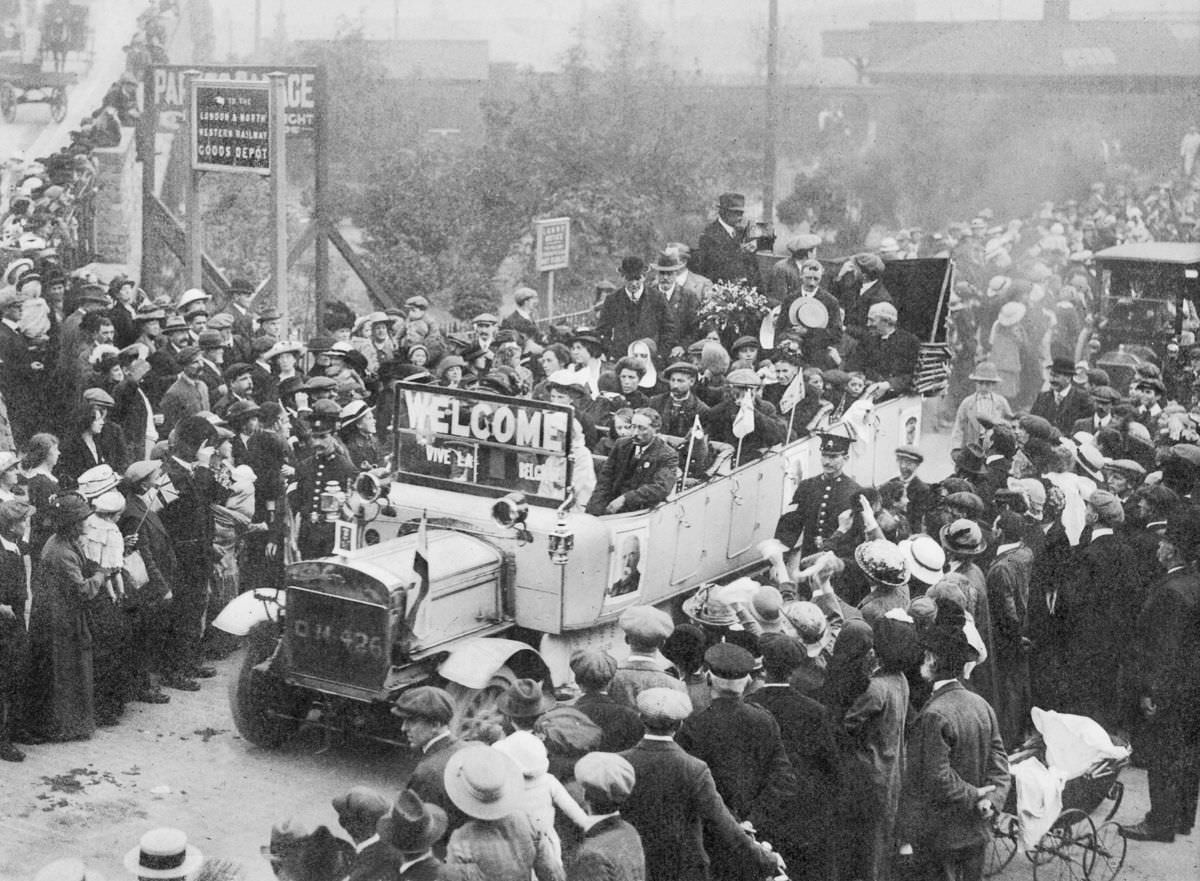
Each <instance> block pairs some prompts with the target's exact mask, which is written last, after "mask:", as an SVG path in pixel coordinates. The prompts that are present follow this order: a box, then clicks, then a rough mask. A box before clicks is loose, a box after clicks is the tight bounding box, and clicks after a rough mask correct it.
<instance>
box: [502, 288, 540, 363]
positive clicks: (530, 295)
mask: <svg viewBox="0 0 1200 881" xmlns="http://www.w3.org/2000/svg"><path fill="white" fill-rule="evenodd" d="M537 296H538V295H537V291H535V290H534V289H533V288H529V287H519V288H517V289H516V290H515V291H513V302H514V303H515V304H516V308H515V309H513V311H511V312H509V313H508V314H507V315H505V316H504V318H503V319H502V320H501V321H500V329H501V330H511V331H513V332H514V333H516V334H517V342H518V343H520V345H521V347H522V348H524V347H525V345H526V344H527V343H530V342H532V343H534V344H535V345H541V343H542V333H541V331H540V330H538V326H537V322H535V321H534V320H533V312H532V310H533V307H534V306H535V305H537Z"/></svg>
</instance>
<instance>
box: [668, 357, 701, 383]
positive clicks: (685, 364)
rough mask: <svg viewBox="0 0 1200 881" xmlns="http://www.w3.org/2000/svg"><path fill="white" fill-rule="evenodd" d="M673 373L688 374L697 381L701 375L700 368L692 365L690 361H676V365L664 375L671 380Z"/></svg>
mask: <svg viewBox="0 0 1200 881" xmlns="http://www.w3.org/2000/svg"><path fill="white" fill-rule="evenodd" d="M672 373H686V374H688V375H690V376H691V377H692V378H693V379H695V378H697V377H698V376H699V375H700V368H698V367H697V366H696V365H695V364H692V363H691V362H690V361H676V362H675V363H674V364H672V365H671V366H670V367H668V368H667V369H666V370H664V371H663V372H662V375H663V376H665V377H667V378H668V379H669V378H670V377H671V374H672Z"/></svg>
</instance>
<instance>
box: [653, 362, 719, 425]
mask: <svg viewBox="0 0 1200 881" xmlns="http://www.w3.org/2000/svg"><path fill="white" fill-rule="evenodd" d="M699 376H700V371H699V370H698V369H697V367H696V366H695V365H694V364H691V363H689V362H687V361H679V362H676V363H675V364H672V365H671V366H670V367H668V368H667V369H666V370H664V371H663V377H664V378H665V379H666V380H667V385H668V391H666V392H664V393H663V394H661V395H655V396H654V397H653V398H651V399H650V406H651V407H652V408H653V409H655V410H657V411H658V414H659V415H660V416H662V432H663V434H669V435H671V436H672V437H687V435H688V432H690V431H691V430H692V426H693V425H694V424H695V422H696V419H697V417H700V416H703V415H704V414H705V413H707V412H708V405H707V404H705V403H704V402H703V401H701V400H700V399H699V398H697V397H696V393H695V392H694V391H693V389H694V388H695V386H696V379H697V378H698V377H699Z"/></svg>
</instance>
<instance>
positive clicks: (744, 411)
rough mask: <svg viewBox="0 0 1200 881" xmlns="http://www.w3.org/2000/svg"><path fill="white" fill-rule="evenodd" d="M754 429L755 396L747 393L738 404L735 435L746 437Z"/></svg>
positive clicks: (734, 421) (734, 423)
mask: <svg viewBox="0 0 1200 881" xmlns="http://www.w3.org/2000/svg"><path fill="white" fill-rule="evenodd" d="M753 431H754V396H753V395H746V396H745V397H743V398H742V403H741V404H739V405H738V411H737V415H736V416H734V417H733V436H734V437H736V438H738V439H739V440H740V439H741V438H744V437H745V436H746V435H748V434H750V433H751V432H753Z"/></svg>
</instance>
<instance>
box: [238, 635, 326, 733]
mask: <svg viewBox="0 0 1200 881" xmlns="http://www.w3.org/2000/svg"><path fill="white" fill-rule="evenodd" d="M277 632H278V631H277V626H276V625H275V624H274V623H272V622H263V623H261V624H256V625H255V626H254V627H253V628H252V629H251V630H250V633H249V634H248V636H247V637H246V654H245V657H243V658H242V667H241V669H240V670H239V671H238V675H237V677H236V678H235V679H233V680H232V681H231V682H230V684H229V706H230V709H231V710H232V711H233V722H234V725H236V726H237V730H238V733H239V734H241V735H242V737H244V738H246V740H247V741H249V742H250V743H252V744H254V745H255V746H261V747H264V748H266V749H273V748H275V747H277V746H279V745H281V744H282V743H283V742H284V741H286V740H287V739H288V738H289V737H291V736H292V735H293V734H295V733H296V730H297V729H298V728H299V727H300V724H301V722H302V720H303V719H304V714H305V713H306V712H307V711H308V706H309V703H310V697H309V695H308V694H307V692H305V691H304V690H303V689H300V688H296V687H294V686H291V685H288V684H287V683H286V682H284V681H283V680H281V679H279V678H278V677H277V676H274V675H272V674H271V673H257V672H256V671H255V669H254V668H255V667H256V666H257V665H259V664H261V663H262V662H263V661H265V660H267V659H268V658H269V657H271V655H273V654H274V653H275V648H276V646H277V645H278V638H277Z"/></svg>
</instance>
